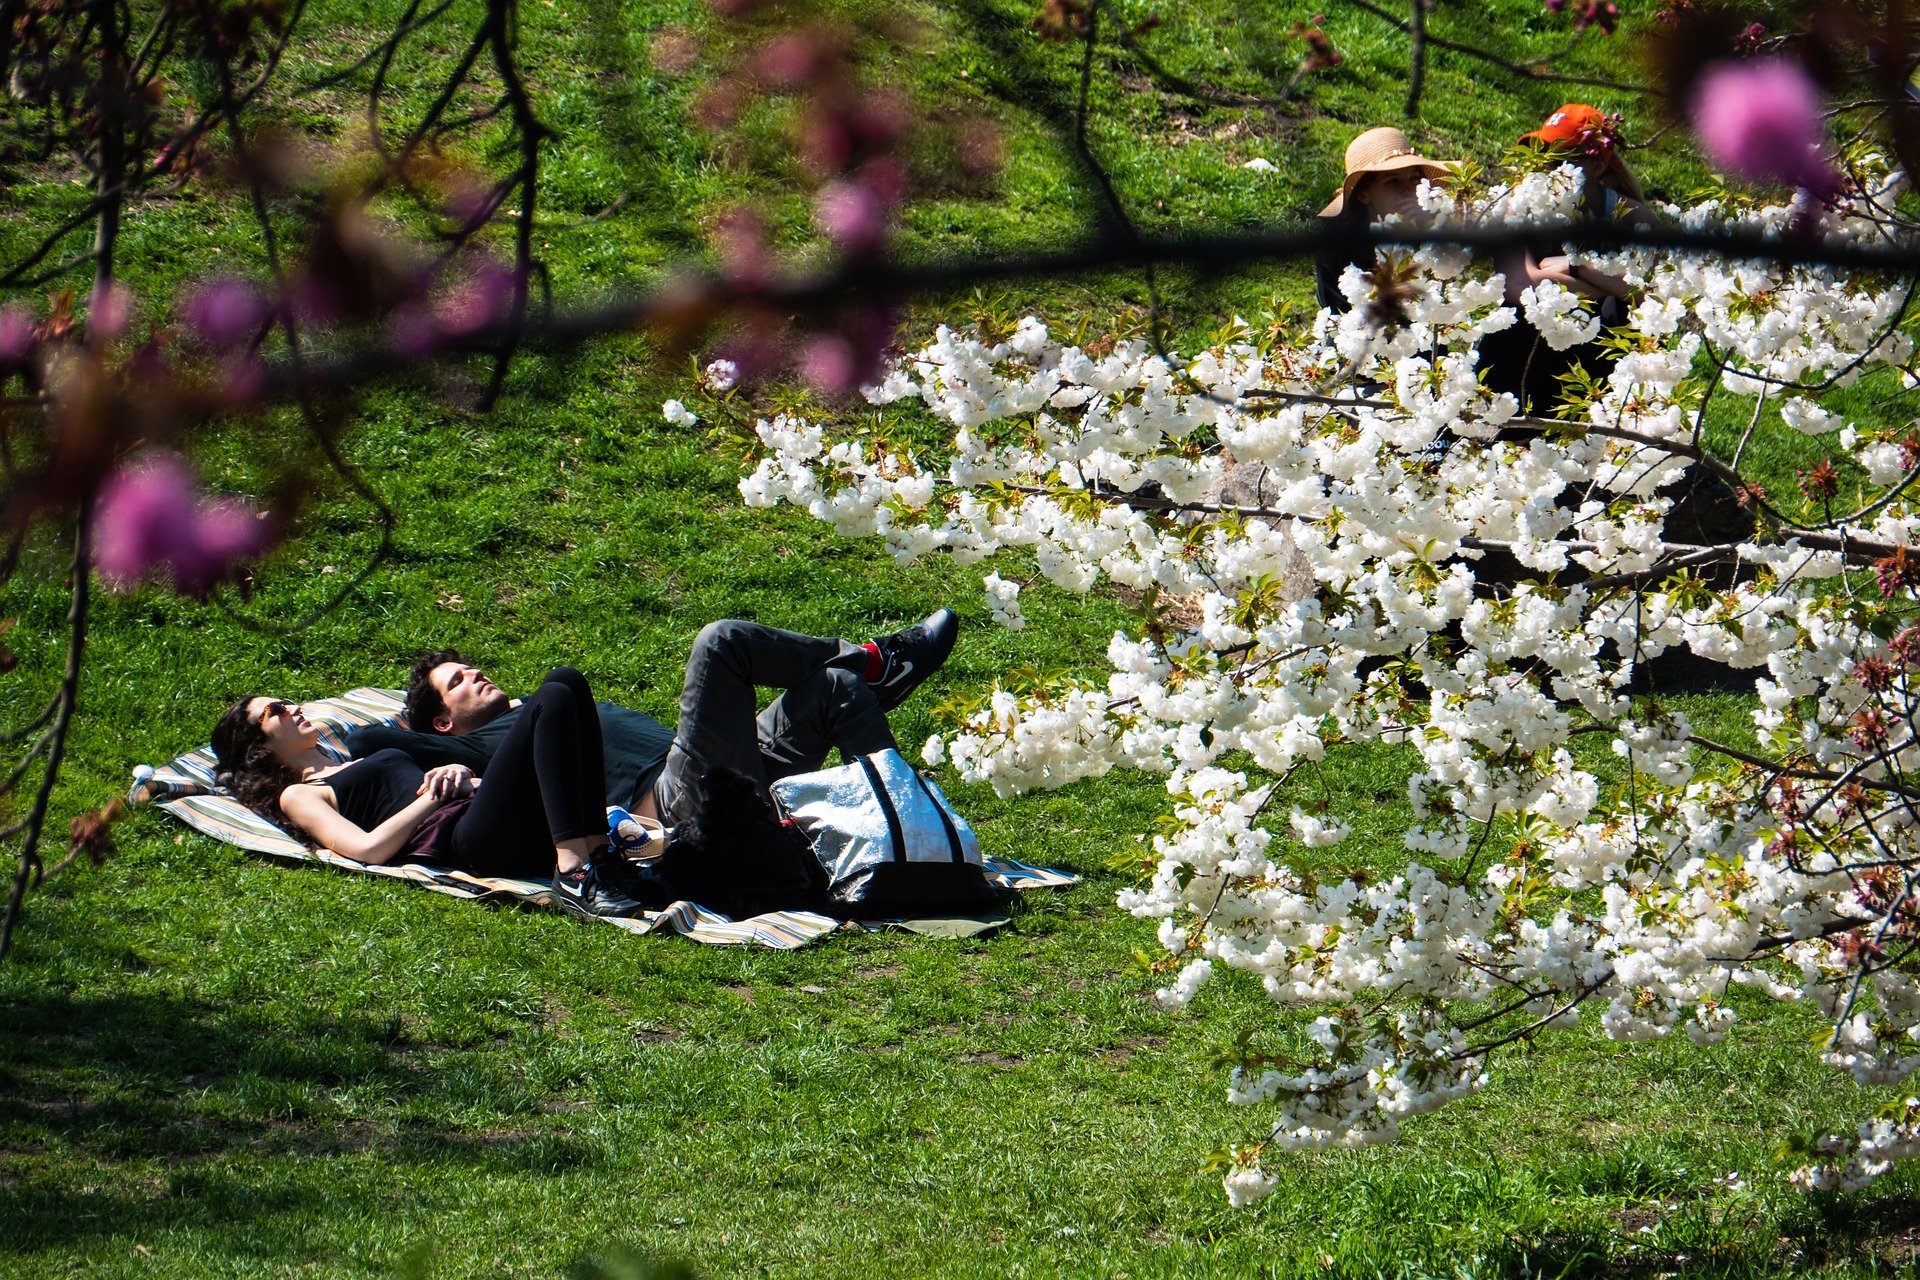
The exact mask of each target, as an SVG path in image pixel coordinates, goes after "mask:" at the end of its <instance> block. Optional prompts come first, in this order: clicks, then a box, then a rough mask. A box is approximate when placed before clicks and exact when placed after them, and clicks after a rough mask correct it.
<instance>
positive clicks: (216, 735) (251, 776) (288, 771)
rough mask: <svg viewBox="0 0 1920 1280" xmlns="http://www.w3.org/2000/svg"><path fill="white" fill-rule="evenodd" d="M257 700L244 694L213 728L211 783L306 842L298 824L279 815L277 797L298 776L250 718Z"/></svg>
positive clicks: (250, 695) (256, 723)
mask: <svg viewBox="0 0 1920 1280" xmlns="http://www.w3.org/2000/svg"><path fill="white" fill-rule="evenodd" d="M260 696H261V695H260V694H257V693H249V694H247V695H246V696H245V697H243V698H241V699H240V700H239V701H238V702H236V703H234V704H233V705H232V706H231V707H229V708H227V713H226V714H225V715H223V716H221V717H220V723H219V724H216V725H215V726H213V756H214V769H213V780H214V781H215V782H216V783H218V784H219V785H220V786H223V787H225V788H226V789H227V790H228V791H231V792H232V793H233V794H234V797H235V798H236V799H238V800H239V801H240V803H241V804H244V805H245V806H247V808H249V809H251V810H253V811H254V812H255V813H257V814H259V815H260V816H262V817H264V818H266V819H267V820H268V821H269V822H272V823H274V824H275V825H276V826H279V827H281V828H283V829H284V830H287V831H290V832H292V833H293V834H294V835H295V836H297V837H299V838H300V839H302V840H306V839H307V833H306V832H305V831H303V830H301V829H300V826H299V824H298V823H295V822H294V821H292V820H291V819H289V818H288V817H287V815H286V814H284V813H282V812H281V811H280V793H281V792H282V791H285V790H286V789H287V788H288V787H290V786H292V785H293V784H294V783H296V782H298V781H300V774H299V773H298V772H297V771H296V770H294V769H292V768H291V767H289V766H287V765H285V764H282V763H281V761H280V757H278V756H276V755H274V754H273V747H272V746H271V745H269V744H268V742H267V735H266V731H265V730H264V729H262V728H261V727H260V722H259V721H258V720H256V719H254V718H253V716H252V714H251V711H250V708H251V707H252V704H253V700H254V699H255V698H258V697H260Z"/></svg>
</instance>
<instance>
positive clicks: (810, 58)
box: [754, 31, 828, 88]
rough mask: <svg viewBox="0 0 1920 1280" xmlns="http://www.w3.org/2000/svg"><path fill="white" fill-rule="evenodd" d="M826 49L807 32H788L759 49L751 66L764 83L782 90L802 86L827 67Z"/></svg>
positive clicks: (823, 44) (816, 38)
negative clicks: (763, 78) (756, 69)
mask: <svg viewBox="0 0 1920 1280" xmlns="http://www.w3.org/2000/svg"><path fill="white" fill-rule="evenodd" d="M827 55H828V51H827V47H826V45H825V43H824V42H822V41H821V40H820V39H819V38H818V37H817V36H815V35H814V34H813V33H812V32H808V31H789V32H787V33H786V34H784V35H779V36H775V37H774V38H773V39H771V40H769V41H767V42H766V43H765V44H764V45H761V46H760V52H759V54H758V55H757V56H756V57H755V58H754V65H755V66H756V67H757V68H758V69H759V72H760V74H761V75H762V76H763V77H765V78H766V80H767V81H768V82H769V83H771V84H774V85H778V86H780V87H781V88H792V87H794V86H796V85H800V84H804V83H805V82H807V81H808V80H811V79H813V78H814V77H815V76H817V75H819V74H820V72H821V71H822V70H823V69H824V68H825V67H826V65H827Z"/></svg>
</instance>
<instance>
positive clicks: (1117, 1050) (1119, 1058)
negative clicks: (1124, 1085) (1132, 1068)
mask: <svg viewBox="0 0 1920 1280" xmlns="http://www.w3.org/2000/svg"><path fill="white" fill-rule="evenodd" d="M1166 1047H1167V1040H1166V1037H1165V1036H1141V1037H1139V1038H1138V1039H1134V1040H1127V1041H1123V1042H1122V1043H1120V1044H1117V1045H1115V1046H1114V1047H1113V1048H1111V1049H1108V1050H1107V1051H1106V1052H1104V1053H1102V1054H1101V1055H1100V1060H1101V1061H1102V1062H1116V1063H1118V1062H1130V1061H1132V1059H1133V1055H1134V1054H1135V1053H1138V1052H1142V1051H1151V1050H1156V1049H1164V1048H1166Z"/></svg>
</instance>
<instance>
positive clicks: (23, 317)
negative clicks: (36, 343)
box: [0, 302, 33, 369]
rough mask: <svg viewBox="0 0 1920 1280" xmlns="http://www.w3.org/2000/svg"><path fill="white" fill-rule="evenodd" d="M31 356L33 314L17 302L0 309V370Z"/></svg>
mask: <svg viewBox="0 0 1920 1280" xmlns="http://www.w3.org/2000/svg"><path fill="white" fill-rule="evenodd" d="M31 354H33V312H31V311H29V310H27V309H26V307H24V306H23V305H21V304H20V303H18V302H10V303H8V304H7V305H6V306H4V307H0V369H4V368H8V367H11V366H13V365H17V364H19V363H21V362H22V361H24V360H25V359H26V358H27V357H28V356H29V355H31Z"/></svg>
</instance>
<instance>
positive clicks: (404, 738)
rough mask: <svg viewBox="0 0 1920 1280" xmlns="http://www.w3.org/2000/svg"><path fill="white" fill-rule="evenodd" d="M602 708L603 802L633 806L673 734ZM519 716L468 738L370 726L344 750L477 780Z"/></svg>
mask: <svg viewBox="0 0 1920 1280" xmlns="http://www.w3.org/2000/svg"><path fill="white" fill-rule="evenodd" d="M595 705H596V706H598V707H599V708H600V743H601V747H602V748H603V750H604V751H605V754H606V762H607V802H608V803H609V804H622V805H631V804H632V803H633V802H634V800H636V799H637V798H638V797H639V794H640V785H641V784H642V783H644V782H651V781H652V780H653V777H654V775H655V774H656V773H658V772H659V771H660V766H661V764H662V763H664V762H665V760H666V758H667V748H668V747H670V746H672V745H673V730H671V729H669V728H667V726H665V725H663V724H661V723H660V722H659V721H658V720H655V719H654V718H653V717H652V716H650V715H648V714H647V713H646V712H644V711H634V710H632V709H630V708H628V707H622V706H616V705H615V704H613V703H611V702H600V703H596V704H595ZM519 714H520V708H519V707H514V708H513V709H512V710H510V711H508V712H507V713H506V714H505V715H502V716H499V717H498V718H496V719H493V720H489V721H487V723H485V724H483V725H481V726H480V727H479V728H478V729H473V730H470V731H468V732H466V733H460V734H452V733H415V732H413V731H412V730H410V729H399V728H395V727H393V726H390V725H373V726H370V727H368V728H365V729H356V730H355V731H354V732H353V733H351V734H349V735H347V750H348V751H351V752H352V753H353V756H354V758H355V759H356V760H357V759H359V758H361V757H363V756H369V755H372V754H373V753H374V752H376V751H382V750H385V749H387V748H389V747H391V748H395V749H398V750H400V751H404V752H406V753H407V754H408V755H409V756H412V757H413V759H414V761H415V763H417V764H419V765H420V766H421V767H422V768H423V769H432V768H434V767H436V766H438V765H443V764H463V765H465V766H467V768H469V769H471V770H473V772H474V774H475V775H476V776H478V777H483V778H484V777H485V776H486V774H487V763H488V762H489V761H490V760H492V759H493V753H494V752H495V751H497V750H499V747H500V743H501V742H502V741H504V740H505V738H506V736H507V731H508V730H510V729H512V728H513V722H514V720H515V718H516V717H518V716H519Z"/></svg>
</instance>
